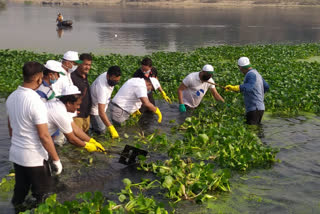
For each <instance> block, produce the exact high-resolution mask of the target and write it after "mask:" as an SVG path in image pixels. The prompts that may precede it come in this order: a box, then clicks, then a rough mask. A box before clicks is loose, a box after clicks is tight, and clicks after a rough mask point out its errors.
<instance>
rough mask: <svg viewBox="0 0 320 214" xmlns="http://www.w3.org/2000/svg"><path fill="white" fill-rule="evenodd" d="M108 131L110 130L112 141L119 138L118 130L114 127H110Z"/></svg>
mask: <svg viewBox="0 0 320 214" xmlns="http://www.w3.org/2000/svg"><path fill="white" fill-rule="evenodd" d="M108 129H109V132H110V134H111V137H112V139H114V138H118V137H119V134H118V132H117V130H116V129H115V128H114V126H113V125H111V126H108Z"/></svg>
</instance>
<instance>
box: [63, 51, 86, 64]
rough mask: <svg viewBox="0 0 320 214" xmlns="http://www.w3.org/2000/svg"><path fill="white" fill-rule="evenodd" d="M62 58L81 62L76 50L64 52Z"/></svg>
mask: <svg viewBox="0 0 320 214" xmlns="http://www.w3.org/2000/svg"><path fill="white" fill-rule="evenodd" d="M63 59H64V60H68V61H72V62H76V63H78V64H81V63H82V61H81V60H79V56H78V52H76V51H67V52H65V54H64V55H63Z"/></svg>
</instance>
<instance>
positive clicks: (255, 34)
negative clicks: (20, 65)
mask: <svg viewBox="0 0 320 214" xmlns="http://www.w3.org/2000/svg"><path fill="white" fill-rule="evenodd" d="M58 12H61V13H62V14H63V16H64V19H65V20H66V19H70V20H72V21H73V23H74V24H73V28H70V29H59V28H57V27H56V23H55V19H56V16H57V13H58ZM0 29H1V37H0V38H1V39H0V49H6V48H9V49H27V50H33V51H37V52H50V53H60V54H62V53H64V52H65V51H67V50H76V51H79V52H92V53H97V54H106V53H119V54H133V55H145V54H150V53H152V52H154V51H189V50H194V49H195V48H199V47H204V46H214V45H223V44H232V45H242V44H270V43H289V44H297V43H304V42H318V41H319V40H320V13H319V9H318V7H299V8H294V7H293V8H286V7H266V8H263V7H251V8H197V9H185V8H161V9H159V8H141V7H109V8H87V7H71V8H66V7H54V6H37V5H32V4H31V5H23V4H22V5H16V4H8V5H7V7H6V8H2V9H0Z"/></svg>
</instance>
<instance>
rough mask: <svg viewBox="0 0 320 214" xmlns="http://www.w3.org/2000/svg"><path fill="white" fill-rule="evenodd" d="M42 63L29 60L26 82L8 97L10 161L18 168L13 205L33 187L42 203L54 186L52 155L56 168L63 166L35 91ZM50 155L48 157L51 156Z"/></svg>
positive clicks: (24, 79) (20, 200) (24, 76)
mask: <svg viewBox="0 0 320 214" xmlns="http://www.w3.org/2000/svg"><path fill="white" fill-rule="evenodd" d="M43 68H44V67H43V65H41V64H40V63H38V62H27V63H25V64H24V66H23V84H22V86H19V87H18V89H16V90H15V91H14V92H12V94H10V96H9V97H8V99H7V102H6V108H7V113H8V128H9V135H10V137H11V147H10V151H9V160H10V161H12V162H13V165H14V170H15V181H16V183H15V186H14V193H13V198H12V203H13V205H14V206H17V205H19V204H22V203H23V201H24V199H25V197H26V196H27V195H28V193H29V190H30V188H31V191H32V196H33V197H35V198H36V200H37V202H38V203H40V202H42V201H43V200H44V199H45V194H46V193H48V192H49V191H50V189H51V184H52V177H51V175H50V169H49V165H48V158H49V156H50V157H51V158H52V160H53V164H54V166H55V168H56V169H57V171H56V174H60V173H61V171H62V165H61V162H60V159H59V156H58V154H57V152H56V149H55V147H54V144H53V142H52V139H51V136H50V134H49V131H48V124H47V123H48V117H47V109H46V107H45V104H44V102H42V101H41V99H40V96H39V95H38V94H37V93H36V92H35V90H36V89H37V88H38V87H39V86H40V85H41V83H42V77H43ZM48 154H49V156H48Z"/></svg>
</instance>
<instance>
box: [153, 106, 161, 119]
mask: <svg viewBox="0 0 320 214" xmlns="http://www.w3.org/2000/svg"><path fill="white" fill-rule="evenodd" d="M154 113H155V114H156V115H157V116H158V123H161V121H162V114H161V112H160V109H159V108H158V107H157V110H156V111H155V112H154Z"/></svg>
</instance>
